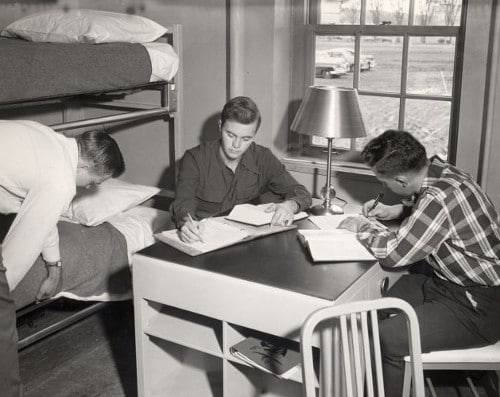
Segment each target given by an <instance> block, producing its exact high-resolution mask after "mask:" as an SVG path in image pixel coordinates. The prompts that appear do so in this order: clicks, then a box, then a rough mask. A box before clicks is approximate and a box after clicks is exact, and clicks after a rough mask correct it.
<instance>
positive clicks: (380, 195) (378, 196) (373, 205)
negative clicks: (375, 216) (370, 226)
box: [368, 192, 384, 214]
mask: <svg viewBox="0 0 500 397" xmlns="http://www.w3.org/2000/svg"><path fill="white" fill-rule="evenodd" d="M382 197H384V193H382V192H380V193H379V194H377V197H375V201H374V202H373V204H372V206H371V208H370V209H369V210H368V214H369V213H370V212H372V211H373V210H374V209H375V207H376V206H377V205H378V203H379V202H380V200H381V199H382Z"/></svg>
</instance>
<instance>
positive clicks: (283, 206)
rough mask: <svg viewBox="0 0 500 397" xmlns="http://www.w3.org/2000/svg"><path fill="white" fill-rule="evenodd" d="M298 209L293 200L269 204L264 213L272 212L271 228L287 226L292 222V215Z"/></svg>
mask: <svg viewBox="0 0 500 397" xmlns="http://www.w3.org/2000/svg"><path fill="white" fill-rule="evenodd" d="M298 209H299V205H298V204H297V202H296V201H295V200H287V201H284V202H282V203H277V204H276V203H275V204H270V205H269V207H267V208H266V212H274V215H273V218H272V219H271V226H288V225H291V224H292V222H293V215H294V214H295V212H297V211H298Z"/></svg>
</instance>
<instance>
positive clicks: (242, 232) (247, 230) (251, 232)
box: [154, 217, 297, 256]
mask: <svg viewBox="0 0 500 397" xmlns="http://www.w3.org/2000/svg"><path fill="white" fill-rule="evenodd" d="M201 223H202V227H203V232H202V235H203V242H201V241H196V242H194V243H185V242H184V241H182V240H181V239H180V237H179V231H178V230H177V229H173V230H165V231H163V232H161V233H156V234H155V235H154V236H155V237H156V238H157V239H158V240H160V241H162V242H164V243H166V244H168V245H171V246H172V247H174V248H177V249H178V250H180V251H182V252H184V253H186V254H188V255H191V256H196V255H200V254H204V253H206V252H210V251H215V250H217V249H220V248H224V247H228V246H230V245H234V244H237V243H241V242H244V241H250V240H253V239H255V238H257V237H261V236H265V235H268V234H273V233H278V232H282V231H285V230H289V229H294V228H296V227H297V226H295V225H289V226H269V225H268V226H260V227H257V226H251V225H243V224H240V223H237V222H232V221H230V220H227V219H225V218H224V217H215V218H207V219H203V220H202V221H201Z"/></svg>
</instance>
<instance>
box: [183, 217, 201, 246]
mask: <svg viewBox="0 0 500 397" xmlns="http://www.w3.org/2000/svg"><path fill="white" fill-rule="evenodd" d="M184 221H185V223H184V225H182V226H181V228H180V229H179V238H180V239H181V240H182V241H184V242H185V243H188V244H192V243H195V242H196V241H200V242H203V222H201V221H195V220H194V219H192V218H191V217H186V218H185V219H184Z"/></svg>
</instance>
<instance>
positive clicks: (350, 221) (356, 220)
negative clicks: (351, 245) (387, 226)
mask: <svg viewBox="0 0 500 397" xmlns="http://www.w3.org/2000/svg"><path fill="white" fill-rule="evenodd" d="M369 223H370V221H369V220H368V219H366V218H365V217H364V216H350V217H349V218H346V219H344V220H343V221H342V222H341V223H340V225H339V226H338V228H339V229H347V230H350V231H351V232H354V233H357V232H358V231H359V229H360V228H361V226H363V225H366V224H369Z"/></svg>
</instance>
